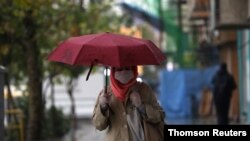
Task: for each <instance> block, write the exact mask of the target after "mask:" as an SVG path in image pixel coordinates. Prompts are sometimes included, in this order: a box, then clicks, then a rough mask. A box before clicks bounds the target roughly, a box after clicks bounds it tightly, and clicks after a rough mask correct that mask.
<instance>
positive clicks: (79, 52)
mask: <svg viewBox="0 0 250 141" xmlns="http://www.w3.org/2000/svg"><path fill="white" fill-rule="evenodd" d="M102 35H103V34H101V35H99V36H102ZM99 36H95V37H94V38H92V39H90V40H89V41H88V42H91V41H93V40H95V39H96V38H97V37H99ZM83 48H84V45H83V46H82V47H81V49H80V51H78V53H77V55H76V57H75V58H74V61H73V64H74V65H75V63H76V61H77V59H76V58H78V56H79V55H80V54H81V52H82V49H83ZM94 61H95V60H94ZM91 63H94V62H91ZM93 65H94V64H93Z"/></svg>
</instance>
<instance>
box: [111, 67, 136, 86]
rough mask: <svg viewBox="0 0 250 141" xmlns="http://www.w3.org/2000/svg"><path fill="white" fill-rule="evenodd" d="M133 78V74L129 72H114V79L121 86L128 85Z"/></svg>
mask: <svg viewBox="0 0 250 141" xmlns="http://www.w3.org/2000/svg"><path fill="white" fill-rule="evenodd" d="M133 77H134V73H133V71H131V70H123V71H116V72H115V79H116V80H117V81H119V82H120V83H122V84H126V83H128V82H129V81H130V80H131V79H132V78H133Z"/></svg>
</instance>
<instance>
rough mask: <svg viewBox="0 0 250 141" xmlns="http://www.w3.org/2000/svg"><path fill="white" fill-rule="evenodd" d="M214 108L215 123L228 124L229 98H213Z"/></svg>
mask: <svg viewBox="0 0 250 141" xmlns="http://www.w3.org/2000/svg"><path fill="white" fill-rule="evenodd" d="M215 109H216V115H217V123H218V124H219V125H228V124H229V109H230V98H226V97H225V98H224V99H215Z"/></svg>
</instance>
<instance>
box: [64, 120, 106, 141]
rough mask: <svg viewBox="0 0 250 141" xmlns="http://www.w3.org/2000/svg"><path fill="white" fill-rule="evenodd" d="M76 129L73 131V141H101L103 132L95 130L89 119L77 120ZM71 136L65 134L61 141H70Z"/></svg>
mask: <svg viewBox="0 0 250 141" xmlns="http://www.w3.org/2000/svg"><path fill="white" fill-rule="evenodd" d="M77 125H78V128H77V130H76V131H75V137H76V140H75V141H103V138H104V135H105V131H99V130H97V129H95V127H94V126H93V124H92V123H91V120H90V119H82V120H78V124H77ZM71 136H72V134H71V133H69V134H67V135H66V136H65V137H64V138H63V139H62V141H72V139H71Z"/></svg>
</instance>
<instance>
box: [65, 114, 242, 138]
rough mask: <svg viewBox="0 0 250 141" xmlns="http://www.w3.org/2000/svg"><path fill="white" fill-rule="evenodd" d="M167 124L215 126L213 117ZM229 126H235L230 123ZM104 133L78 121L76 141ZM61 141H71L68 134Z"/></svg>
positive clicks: (178, 120) (84, 120) (101, 136)
mask: <svg viewBox="0 0 250 141" xmlns="http://www.w3.org/2000/svg"><path fill="white" fill-rule="evenodd" d="M167 123H168V124H184V125H209V124H216V119H215V117H213V116H212V117H208V118H201V119H175V120H167ZM231 124H237V123H235V122H231ZM104 134H105V131H98V130H96V129H95V128H94V126H93V125H92V123H91V120H90V119H83V120H79V121H78V129H77V131H76V135H75V136H76V141H102V140H103V137H104ZM62 141H72V140H71V134H70V133H69V134H68V135H66V136H65V137H64V139H63V140H62Z"/></svg>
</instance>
